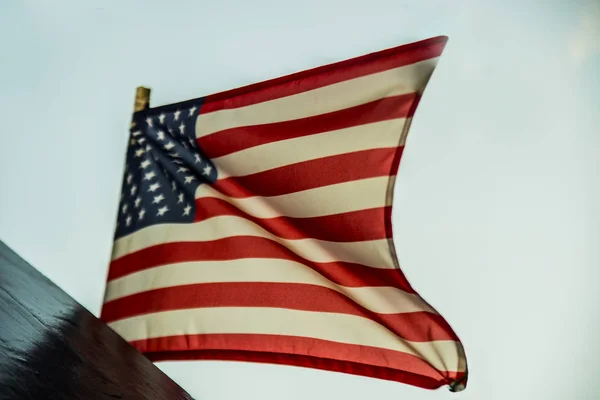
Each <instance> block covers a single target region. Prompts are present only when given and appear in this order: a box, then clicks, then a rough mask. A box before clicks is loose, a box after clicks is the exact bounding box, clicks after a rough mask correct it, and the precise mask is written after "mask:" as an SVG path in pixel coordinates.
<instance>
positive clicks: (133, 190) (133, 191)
mask: <svg viewBox="0 0 600 400" xmlns="http://www.w3.org/2000/svg"><path fill="white" fill-rule="evenodd" d="M136 192H137V186H135V185H133V186H132V187H131V191H130V193H131V195H132V196H133V195H135V193H136Z"/></svg>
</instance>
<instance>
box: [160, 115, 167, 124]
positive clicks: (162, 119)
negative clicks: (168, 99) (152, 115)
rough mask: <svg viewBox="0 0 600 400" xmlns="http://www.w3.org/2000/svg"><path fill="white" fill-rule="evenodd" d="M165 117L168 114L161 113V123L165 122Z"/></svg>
mask: <svg viewBox="0 0 600 400" xmlns="http://www.w3.org/2000/svg"><path fill="white" fill-rule="evenodd" d="M165 117H166V115H165V114H160V115H159V116H158V120H159V121H160V123H161V124H162V123H163V122H165Z"/></svg>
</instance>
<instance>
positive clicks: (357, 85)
mask: <svg viewBox="0 0 600 400" xmlns="http://www.w3.org/2000/svg"><path fill="white" fill-rule="evenodd" d="M445 43H446V38H445V37H436V38H432V39H429V40H425V41H421V42H417V43H412V44H409V45H404V46H401V47H397V48H394V49H390V50H385V51H381V52H378V53H373V54H370V55H366V56H363V57H359V58H356V59H352V60H348V61H343V62H340V63H336V64H332V65H328V66H324V67H320V68H316V69H313V70H309V71H305V72H301V73H297V74H293V75H290V76H286V77H283V78H279V79H274V80H271V81H267V82H263V83H259V84H256V85H251V86H248V87H244V88H240V89H236V90H233V91H229V92H224V93H220V94H216V95H211V96H207V97H202V98H199V99H195V100H191V101H186V102H182V103H178V104H174V105H169V106H164V107H158V108H153V109H148V110H144V111H141V112H137V113H135V114H134V126H133V128H132V130H131V136H130V140H129V148H128V151H127V162H126V168H125V176H124V179H123V188H122V196H121V203H120V206H119V214H118V222H117V229H116V235H115V242H114V248H113V253H112V261H111V264H110V269H109V275H108V285H107V289H106V295H105V304H104V306H103V310H102V318H103V319H104V320H105V321H106V322H107V323H108V324H109V325H110V326H111V327H112V328H113V329H114V330H115V331H116V332H118V333H119V334H121V335H122V336H123V337H124V338H125V339H126V340H128V341H129V342H130V343H131V344H132V345H133V346H135V347H136V348H138V349H139V350H140V351H142V352H143V353H145V354H146V355H147V356H148V357H149V358H151V359H153V360H167V359H171V360H173V359H220V360H242V361H254V362H269V363H279V364H289V365H296V366H305V367H312V368H321V369H327V370H334V371H342V372H346V373H353V374H359V375H366V376H371V377H376V378H382V379H390V380H396V381H400V382H405V383H408V384H411V385H416V386H420V387H424V388H437V387H440V386H442V385H449V386H450V388H451V389H452V390H462V389H463V388H464V387H465V382H466V371H467V367H466V359H465V355H464V351H463V348H462V345H461V343H460V341H459V339H458V338H457V336H456V335H455V333H454V332H453V330H452V329H451V328H450V326H449V325H448V324H447V323H446V321H445V320H444V319H443V318H442V317H441V316H440V315H439V314H438V313H437V312H436V311H435V310H434V309H433V308H432V307H431V306H430V305H428V304H427V303H426V302H425V301H424V300H423V299H422V298H421V297H420V296H419V294H417V293H416V292H415V291H414V290H413V288H412V287H411V286H410V284H409V283H408V281H407V280H406V278H405V277H404V275H403V274H402V272H401V270H400V268H399V265H398V262H397V259H396V255H395V251H394V245H393V242H392V224H391V206H392V194H393V187H394V181H395V179H396V173H397V171H398V165H399V162H400V157H401V155H402V151H403V149H404V143H405V139H406V136H407V133H408V130H409V127H410V122H411V119H412V117H413V114H414V112H415V110H416V108H417V104H418V102H419V99H420V97H421V95H422V93H423V90H424V89H425V87H426V85H427V82H428V80H429V78H430V76H431V74H432V73H433V70H434V68H435V65H436V62H437V59H438V58H439V56H440V55H441V53H442V50H443V48H444V45H445Z"/></svg>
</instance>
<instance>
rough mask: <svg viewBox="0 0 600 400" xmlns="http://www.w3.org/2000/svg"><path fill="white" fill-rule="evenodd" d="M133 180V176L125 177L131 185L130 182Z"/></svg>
mask: <svg viewBox="0 0 600 400" xmlns="http://www.w3.org/2000/svg"><path fill="white" fill-rule="evenodd" d="M132 180H133V174H129V175H127V183H128V184H129V183H131V181H132Z"/></svg>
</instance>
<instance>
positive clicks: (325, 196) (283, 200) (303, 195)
mask: <svg viewBox="0 0 600 400" xmlns="http://www.w3.org/2000/svg"><path fill="white" fill-rule="evenodd" d="M393 184H394V176H382V177H376V178H368V179H361V180H358V181H351V182H344V183H338V184H335V185H328V186H320V187H318V188H314V189H308V190H303V191H301V192H295V193H290V194H284V195H281V196H272V197H260V196H255V197H248V198H243V199H236V198H231V197H229V196H226V195H224V194H221V193H220V192H218V191H217V190H215V189H214V188H213V187H212V186H210V185H200V186H198V189H197V190H196V198H197V199H204V198H217V199H221V200H224V201H226V202H228V203H229V204H232V205H233V206H234V207H236V208H237V209H239V210H241V211H243V212H244V213H246V214H248V215H251V216H253V217H256V218H275V217H281V216H285V217H293V218H309V217H320V216H325V215H333V214H341V213H346V212H351V211H359V210H366V209H369V208H378V207H386V206H391V205H392V202H391V198H388V196H387V193H388V190H389V188H390V187H392V186H393Z"/></svg>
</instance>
